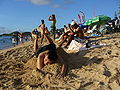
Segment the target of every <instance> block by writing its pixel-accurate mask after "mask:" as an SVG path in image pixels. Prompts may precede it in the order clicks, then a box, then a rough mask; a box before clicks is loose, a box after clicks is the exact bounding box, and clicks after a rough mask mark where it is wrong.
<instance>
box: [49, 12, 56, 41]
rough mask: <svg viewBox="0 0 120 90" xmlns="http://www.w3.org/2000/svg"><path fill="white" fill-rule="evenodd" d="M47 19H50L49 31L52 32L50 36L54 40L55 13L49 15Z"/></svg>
mask: <svg viewBox="0 0 120 90" xmlns="http://www.w3.org/2000/svg"><path fill="white" fill-rule="evenodd" d="M48 20H49V21H52V24H51V31H50V32H51V33H52V36H53V38H54V40H55V31H56V17H55V14H52V16H50V17H49V19H48Z"/></svg>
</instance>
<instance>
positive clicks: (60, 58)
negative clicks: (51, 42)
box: [58, 55, 68, 77]
mask: <svg viewBox="0 0 120 90" xmlns="http://www.w3.org/2000/svg"><path fill="white" fill-rule="evenodd" d="M58 62H59V63H61V64H62V68H61V73H60V74H61V76H62V77H64V76H66V74H67V68H68V66H67V64H66V63H65V62H64V60H63V58H62V57H61V56H60V55H58Z"/></svg>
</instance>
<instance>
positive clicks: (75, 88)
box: [0, 33, 120, 90]
mask: <svg viewBox="0 0 120 90" xmlns="http://www.w3.org/2000/svg"><path fill="white" fill-rule="evenodd" d="M95 40H98V41H97V42H99V43H103V44H106V45H107V46H103V47H100V48H93V49H90V50H86V51H79V52H76V51H67V53H66V52H64V51H63V50H62V51H59V52H58V53H59V54H62V57H63V58H64V60H65V61H66V62H67V64H68V74H67V76H66V77H64V78H60V77H58V75H59V72H60V68H61V66H60V65H59V64H57V63H55V64H52V65H48V66H45V67H44V68H43V69H42V70H43V71H44V72H39V71H37V70H36V58H35V57H33V58H30V56H31V55H32V53H33V51H32V47H33V44H32V42H27V43H24V44H23V45H19V46H17V47H15V48H10V49H6V50H0V90H19V89H21V90H120V33H117V34H111V35H105V36H103V37H99V38H95ZM65 51H66V50H65Z"/></svg>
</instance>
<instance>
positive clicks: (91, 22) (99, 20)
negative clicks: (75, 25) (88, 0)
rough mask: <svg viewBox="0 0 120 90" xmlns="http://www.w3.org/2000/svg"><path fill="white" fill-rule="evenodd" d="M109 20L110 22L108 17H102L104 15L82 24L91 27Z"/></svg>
mask: <svg viewBox="0 0 120 90" xmlns="http://www.w3.org/2000/svg"><path fill="white" fill-rule="evenodd" d="M109 20H111V18H110V17H108V16H104V15H99V16H96V17H94V18H92V19H89V20H88V21H86V22H85V23H84V25H91V26H93V25H103V24H105V23H106V22H107V21H109Z"/></svg>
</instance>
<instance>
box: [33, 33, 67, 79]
mask: <svg viewBox="0 0 120 90" xmlns="http://www.w3.org/2000/svg"><path fill="white" fill-rule="evenodd" d="M35 37H36V38H35V40H34V52H35V53H34V55H35V56H36V58H37V70H39V71H41V69H42V68H43V67H44V66H45V65H48V64H53V63H55V62H58V63H60V64H62V69H61V73H60V75H61V76H62V77H64V76H65V75H66V73H67V64H66V63H65V62H64V60H63V58H62V57H61V56H60V55H59V54H58V53H57V50H56V45H55V44H54V43H53V40H52V39H51V38H50V37H49V36H48V35H46V34H44V37H45V38H46V39H47V41H48V43H49V44H48V45H45V46H43V47H40V48H38V36H37V35H35Z"/></svg>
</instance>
